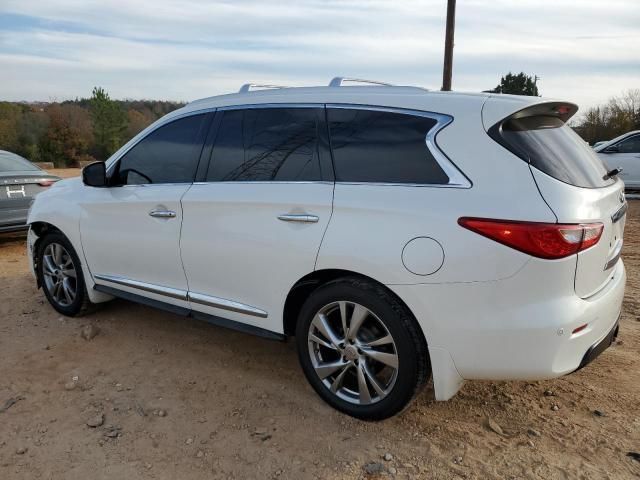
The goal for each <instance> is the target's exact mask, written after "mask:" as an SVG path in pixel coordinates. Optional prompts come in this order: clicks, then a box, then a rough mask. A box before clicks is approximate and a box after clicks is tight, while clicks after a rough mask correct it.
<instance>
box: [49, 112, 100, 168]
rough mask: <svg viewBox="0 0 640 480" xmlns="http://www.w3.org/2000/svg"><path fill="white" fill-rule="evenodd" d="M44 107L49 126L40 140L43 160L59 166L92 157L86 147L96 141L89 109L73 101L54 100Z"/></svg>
mask: <svg viewBox="0 0 640 480" xmlns="http://www.w3.org/2000/svg"><path fill="white" fill-rule="evenodd" d="M45 111H46V113H47V115H48V116H49V126H48V128H47V131H46V133H45V134H44V136H43V137H42V139H41V141H40V150H41V157H42V160H43V161H45V162H53V163H54V164H55V166H56V167H66V166H69V165H72V164H74V163H76V162H78V161H80V160H89V159H90V158H89V157H88V155H87V149H88V148H89V145H90V144H91V142H92V141H93V129H92V126H91V117H90V116H89V112H87V111H86V110H85V109H83V108H81V107H78V106H76V105H71V104H62V105H60V104H52V105H50V106H49V107H47V108H46V110H45Z"/></svg>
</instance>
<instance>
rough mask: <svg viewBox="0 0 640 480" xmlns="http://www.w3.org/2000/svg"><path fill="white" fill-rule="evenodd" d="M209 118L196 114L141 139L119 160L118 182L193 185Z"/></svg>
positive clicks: (126, 183)
mask: <svg viewBox="0 0 640 480" xmlns="http://www.w3.org/2000/svg"><path fill="white" fill-rule="evenodd" d="M204 118H205V115H192V116H190V117H186V118H181V119H178V120H175V121H173V122H171V123H168V124H166V125H163V126H162V127H160V128H158V129H156V130H154V131H153V132H151V133H150V134H149V135H147V136H146V137H145V138H143V139H142V140H140V142H138V143H137V144H136V145H135V146H134V147H133V148H132V149H131V150H129V151H128V152H127V153H126V154H125V155H124V156H123V157H122V158H121V159H120V161H119V164H118V174H117V181H116V182H115V183H119V184H125V185H140V184H145V183H190V182H193V180H194V177H195V174H196V168H197V166H198V160H199V158H200V152H201V150H202V143H203V141H202V132H201V131H200V128H201V126H202V122H203V121H204Z"/></svg>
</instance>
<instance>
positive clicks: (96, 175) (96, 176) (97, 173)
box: [82, 162, 107, 187]
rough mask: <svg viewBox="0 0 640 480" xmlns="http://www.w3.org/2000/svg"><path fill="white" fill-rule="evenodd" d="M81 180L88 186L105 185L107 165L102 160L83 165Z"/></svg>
mask: <svg viewBox="0 0 640 480" xmlns="http://www.w3.org/2000/svg"><path fill="white" fill-rule="evenodd" d="M82 181H83V182H84V184H85V185H87V186H89V187H106V186H107V167H106V166H105V164H104V162H94V163H91V164H89V165H87V166H86V167H84V168H83V169H82Z"/></svg>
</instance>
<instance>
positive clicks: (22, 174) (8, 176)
mask: <svg viewBox="0 0 640 480" xmlns="http://www.w3.org/2000/svg"><path fill="white" fill-rule="evenodd" d="M58 180H60V177H56V176H55V175H49V174H48V173H47V172H45V171H44V170H42V169H41V168H39V167H37V166H36V165H34V164H33V163H31V162H30V161H29V160H27V159H26V158H23V157H21V156H20V155H16V154H15V153H11V152H7V151H5V150H0V232H14V231H19V230H26V229H27V224H26V223H27V213H28V211H29V206H30V205H31V202H32V201H33V197H35V196H36V195H37V194H38V193H40V192H41V191H43V190H45V189H46V188H47V187H49V186H51V185H52V184H53V183H55V182H57V181H58Z"/></svg>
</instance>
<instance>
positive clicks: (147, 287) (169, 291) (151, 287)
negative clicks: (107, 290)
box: [93, 274, 187, 300]
mask: <svg viewBox="0 0 640 480" xmlns="http://www.w3.org/2000/svg"><path fill="white" fill-rule="evenodd" d="M93 277H94V278H95V279H96V280H103V281H105V282H110V283H117V284H118V285H124V286H125V287H131V288H136V289H138V290H143V291H145V292H149V293H155V294H156V295H164V296H165V297H171V298H177V299H178V300H187V291H186V290H180V289H177V288H170V287H163V286H162V285H155V284H153V283H146V282H140V281H138V280H132V279H130V278H125V277H119V276H116V275H104V274H95V275H94V276H93Z"/></svg>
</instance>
